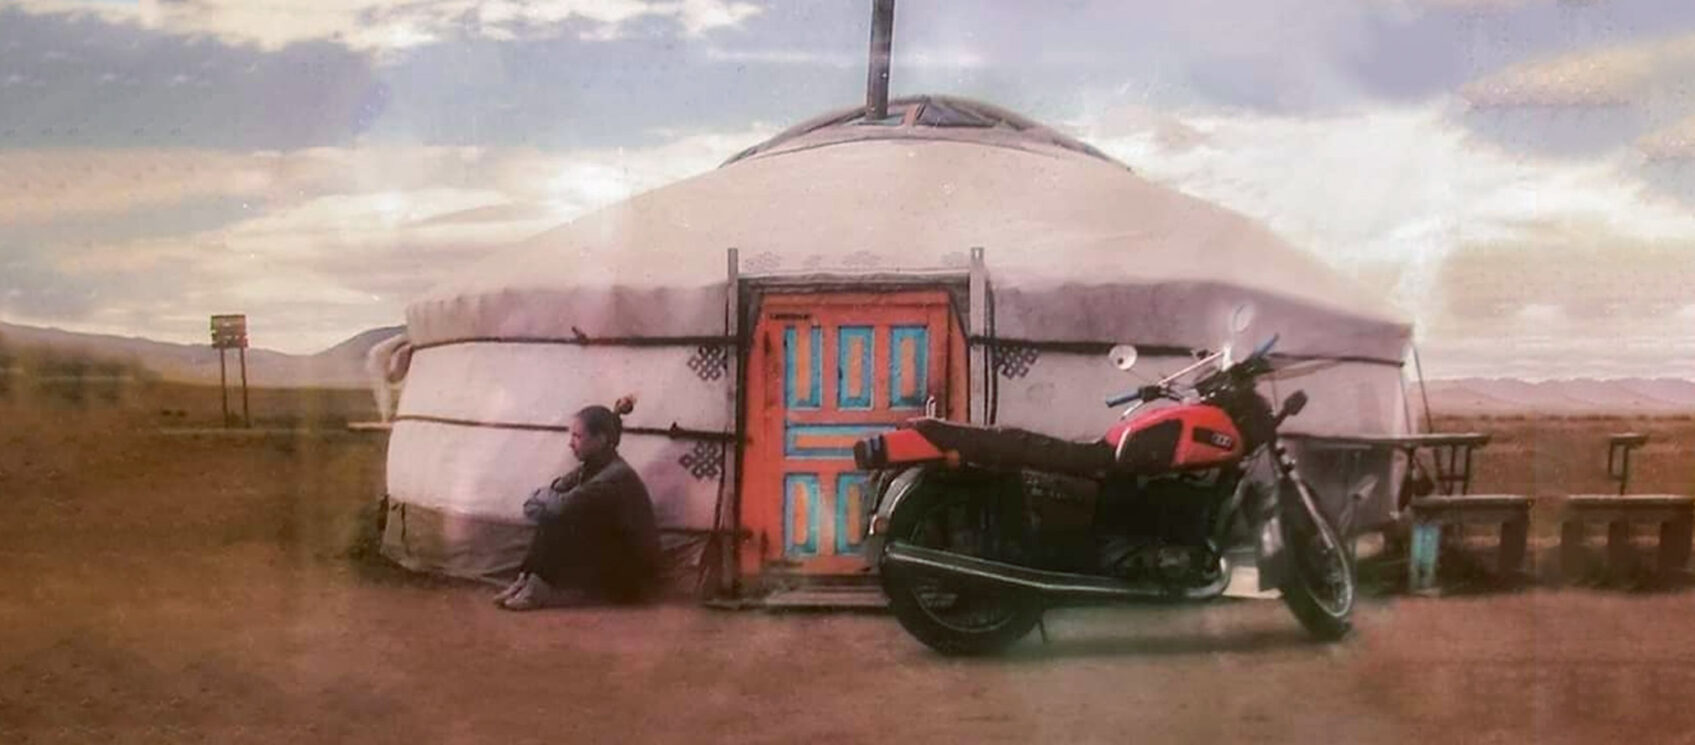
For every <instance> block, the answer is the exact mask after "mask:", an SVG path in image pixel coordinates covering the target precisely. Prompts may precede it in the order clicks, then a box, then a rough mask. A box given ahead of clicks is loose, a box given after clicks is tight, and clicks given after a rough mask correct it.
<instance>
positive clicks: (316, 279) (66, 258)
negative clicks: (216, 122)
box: [0, 127, 772, 352]
mask: <svg viewBox="0 0 1695 745" xmlns="http://www.w3.org/2000/svg"><path fill="white" fill-rule="evenodd" d="M771 129H772V128H770V127H755V128H750V129H745V130H737V131H726V132H693V133H688V132H670V133H661V135H660V136H661V137H662V138H663V144H660V145H655V146H651V147H645V148H595V149H580V150H574V151H565V152H544V151H539V150H535V149H531V148H430V147H418V148H399V147H391V148H374V149H369V150H364V149H338V148H319V149H313V150H308V151H300V152H294V153H287V154H277V153H255V154H249V155H237V154H230V153H220V152H150V153H128V152H125V151H112V152H100V151H85V152H78V153H60V154H57V157H58V158H60V159H61V160H58V161H53V160H51V157H53V156H50V155H43V154H36V155H34V156H32V157H37V158H49V162H46V163H37V164H36V167H37V168H38V171H36V172H37V173H52V172H56V171H57V170H58V169H81V168H82V167H83V166H88V169H86V170H73V171H72V173H73V174H87V173H99V174H101V176H100V177H99V178H88V179H81V178H68V179H66V181H65V183H64V184H63V187H62V191H59V192H55V195H56V196H55V197H54V198H51V199H46V200H40V201H28V202H27V203H26V202H25V200H23V199H21V198H19V197H18V193H19V192H20V191H22V192H25V193H27V192H28V191H30V189H25V188H21V185H27V183H28V182H26V181H24V180H21V179H20V180H19V182H16V183H12V185H11V186H10V187H7V186H5V184H7V183H9V182H3V181H0V210H4V209H10V210H11V212H10V213H9V214H12V215H26V214H27V215H28V216H29V217H30V218H31V219H35V220H38V221H45V222H43V223H42V225H43V226H44V227H40V228H38V229H37V230H36V231H35V234H34V238H35V239H34V240H31V241H27V242H26V241H15V242H12V243H11V244H10V247H8V243H7V241H6V240H5V236H4V233H3V232H0V317H6V318H7V319H8V320H13V321H19V322H26V323H28V322H42V323H52V324H55V325H60V326H65V327H69V328H75V329H81V330H88V331H99V332H107V333H129V334H146V335H148V336H151V337H154V338H161V339H170V340H177V341H187V342H196V341H199V340H200V337H201V336H202V335H203V332H204V326H205V318H204V317H205V316H206V315H208V314H210V313H216V312H226V311H230V309H235V310H236V311H238V312H245V313H248V314H249V315H250V316H252V317H253V318H254V319H255V334H258V328H259V326H258V324H259V323H261V322H262V323H263V324H264V328H265V332H264V334H263V338H262V339H261V338H260V337H259V336H257V335H256V336H255V343H256V344H259V345H261V346H266V347H270V348H275V349H282V350H284V351H293V352H311V351H316V350H318V349H321V348H323V347H326V346H329V345H330V344H333V343H335V342H337V341H339V340H341V339H342V338H345V337H346V336H348V335H350V334H352V333H355V332H358V331H360V330H363V329H365V328H369V327H371V326H376V325H383V324H391V323H396V322H398V321H399V320H400V319H401V317H402V310H403V309H404V307H405V304H406V303H407V302H408V301H409V300H410V299H411V298H412V297H414V296H416V295H417V294H419V293H421V292H422V291H424V290H425V289H427V288H428V287H429V286H431V285H433V284H435V283H437V282H440V281H442V280H444V279H445V278H447V277H448V276H450V275H451V274H452V273H453V272H454V271H457V270H458V269H459V268H460V267H463V266H465V265H466V264H469V263H471V262H472V261H474V260H476V259H477V258H479V257H481V256H482V255H485V254H486V253H488V252H489V251H494V250H498V249H499V248H500V247H502V246H504V245H507V244H510V243H513V242H515V241H518V240H521V239H523V238H527V237H529V236H531V235H534V234H536V233H540V232H542V231H544V230H546V229H549V228H552V227H555V226H557V225H559V224H560V223H563V222H565V221H567V220H569V219H571V218H573V217H575V216H577V215H580V214H582V213H584V212H586V211H589V210H592V209H595V208H597V207H601V206H604V205H606V204H609V203H612V202H615V201H618V200H621V199H624V198H627V197H629V196H631V195H633V194H635V193H638V192H641V191H645V190H648V189H651V188H655V187H658V186H661V185H664V184H666V183H669V182H672V181H675V180H677V179H680V178H684V177H686V176H689V175H692V174H695V173H699V172H702V171H705V170H708V169H711V168H713V167H715V166H716V165H717V164H718V163H720V162H721V161H723V160H724V159H725V158H727V157H729V156H730V155H732V154H734V153H736V152H737V151H739V150H741V149H743V148H745V147H747V146H748V145H750V144H753V143H754V142H756V141H757V140H759V139H761V138H762V137H765V136H767V135H768V134H769V133H770V131H771ZM8 157H14V154H6V153H0V173H4V172H6V168H5V167H6V166H7V165H8V162H7V161H6V160H5V159H6V158H8ZM19 157H21V156H19ZM18 162H19V161H13V162H12V163H11V165H17V163H18ZM95 164H100V165H99V167H96V166H95ZM102 169H103V170H102ZM137 174H139V175H140V176H142V177H143V178H140V179H136V178H132V176H135V175H137ZM206 174H214V175H206ZM53 186H54V188H55V189H58V188H60V186H59V185H58V184H57V182H55V184H54V185H53ZM232 195H233V196H238V197H240V196H245V197H250V198H252V199H253V200H254V202H253V205H254V208H253V209H252V210H251V214H248V213H247V211H243V212H242V213H239V214H238V216H237V218H236V219H234V220H232V221H230V222H228V223H227V224H224V225H221V226H217V227H213V228H209V229H203V230H196V231H193V232H189V233H184V234H169V235H158V236H152V237H145V238H135V239H115V240H81V241H76V242H58V243H55V242H53V241H51V240H50V238H51V236H52V228H53V226H55V225H58V224H77V225H80V224H83V223H86V222H88V221H98V220H100V219H108V218H111V216H112V215H125V214H127V213H124V212H121V211H119V210H121V209H123V206H124V205H125V204H126V202H125V200H132V201H131V202H129V203H128V204H130V205H131V208H132V209H140V210H144V209H149V208H150V207H148V205H159V204H165V203H170V202H173V201H177V200H194V199H220V200H222V199H228V198H230V197H231V196H232ZM32 199H33V197H32ZM54 205H57V207H56V208H55V207H54ZM26 208H27V210H26ZM4 222H5V218H4V217H3V216H0V223H4Z"/></svg>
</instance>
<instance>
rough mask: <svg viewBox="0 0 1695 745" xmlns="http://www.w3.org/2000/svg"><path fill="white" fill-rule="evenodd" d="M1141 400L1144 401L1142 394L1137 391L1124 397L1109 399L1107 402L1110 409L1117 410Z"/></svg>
mask: <svg viewBox="0 0 1695 745" xmlns="http://www.w3.org/2000/svg"><path fill="white" fill-rule="evenodd" d="M1140 400H1142V392H1141V391H1139V390H1136V391H1131V392H1129V393H1126V394H1124V395H1122V396H1114V397H1112V398H1109V399H1107V400H1106V405H1107V407H1109V408H1114V409H1116V408H1118V407H1120V406H1123V405H1125V404H1127V403H1132V402H1135V401H1140Z"/></svg>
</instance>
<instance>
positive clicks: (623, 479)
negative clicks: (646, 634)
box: [495, 396, 659, 610]
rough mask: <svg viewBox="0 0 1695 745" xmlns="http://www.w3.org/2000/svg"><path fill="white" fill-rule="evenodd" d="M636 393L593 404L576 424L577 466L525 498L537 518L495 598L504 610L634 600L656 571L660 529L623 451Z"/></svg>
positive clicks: (649, 584) (648, 586)
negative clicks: (611, 403)
mask: <svg viewBox="0 0 1695 745" xmlns="http://www.w3.org/2000/svg"><path fill="white" fill-rule="evenodd" d="M634 408H635V399H634V398H632V397H628V396H626V397H624V398H621V399H619V400H618V403H617V404H616V405H615V409H616V410H613V409H608V408H606V407H605V406H590V407H587V408H585V409H583V410H582V411H579V412H577V416H576V417H575V419H573V421H572V425H571V454H572V455H574V456H576V458H577V460H578V461H579V462H580V463H581V465H580V466H578V467H577V469H576V470H573V471H571V472H570V473H568V474H566V475H564V476H561V477H559V478H558V479H555V480H554V481H553V483H552V485H550V486H547V487H543V488H541V489H537V490H536V491H535V492H534V493H533V494H531V495H530V498H529V499H528V500H526V501H525V502H524V515H525V516H526V517H528V518H529V519H530V520H532V521H534V522H535V523H536V534H535V538H534V539H533V540H532V542H531V543H530V550H529V553H528V554H527V555H526V556H525V557H524V563H523V564H522V565H521V566H520V567H519V573H518V579H517V580H515V581H514V582H513V583H512V584H511V586H509V587H507V588H506V590H505V591H503V592H501V593H500V595H499V596H497V597H496V598H495V602H496V603H497V604H499V605H500V607H502V608H506V609H507V610H533V609H536V608H546V607H561V606H570V605H584V604H589V603H593V602H597V601H611V602H636V601H639V600H642V599H643V598H644V597H645V596H646V595H647V594H648V591H649V590H651V589H652V586H653V585H654V582H655V580H656V579H657V577H658V572H659V529H658V527H657V526H656V524H655V520H654V513H653V502H652V501H651V500H650V499H649V498H648V494H647V487H646V486H645V485H644V484H642V480H641V477H640V476H638V475H636V472H635V470H634V469H632V468H630V465H629V464H628V463H625V462H624V459H623V458H621V457H619V455H618V441H619V438H620V436H621V435H622V434H623V419H622V417H623V415H624V414H628V413H630V411H632V410H633V409H634Z"/></svg>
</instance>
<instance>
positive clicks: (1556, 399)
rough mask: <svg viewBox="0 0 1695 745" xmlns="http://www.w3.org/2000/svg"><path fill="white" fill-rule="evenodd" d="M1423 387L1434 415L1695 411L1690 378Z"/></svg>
mask: <svg viewBox="0 0 1695 745" xmlns="http://www.w3.org/2000/svg"><path fill="white" fill-rule="evenodd" d="M1427 387H1428V390H1429V394H1430V408H1431V410H1432V411H1434V412H1435V413H1437V414H1525V413H1538V414H1567V415H1569V414H1647V415H1668V414H1695V380H1682V379H1677V378H1621V379H1615V380H1594V379H1589V378H1574V379H1570V380H1544V381H1534V382H1533V381H1525V380H1513V379H1506V378H1459V379H1453V380H1432V381H1429V382H1428V384H1427ZM1412 394H1413V395H1414V396H1417V395H1418V393H1417V390H1416V389H1414V390H1413V391H1412Z"/></svg>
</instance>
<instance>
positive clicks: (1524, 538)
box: [1500, 515, 1530, 579]
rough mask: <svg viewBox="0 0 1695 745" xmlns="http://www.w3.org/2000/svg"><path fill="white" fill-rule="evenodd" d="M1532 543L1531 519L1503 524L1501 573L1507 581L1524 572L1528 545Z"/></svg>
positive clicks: (1514, 520) (1527, 517)
mask: <svg viewBox="0 0 1695 745" xmlns="http://www.w3.org/2000/svg"><path fill="white" fill-rule="evenodd" d="M1529 542H1530V517H1529V516H1528V515H1526V516H1525V517H1524V518H1523V519H1513V520H1508V521H1506V522H1503V523H1501V554H1500V561H1501V565H1500V572H1501V576H1502V577H1503V578H1506V579H1511V578H1512V577H1514V576H1516V575H1518V574H1519V573H1520V572H1521V571H1523V570H1524V554H1525V548H1526V544H1527V543H1529Z"/></svg>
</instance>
